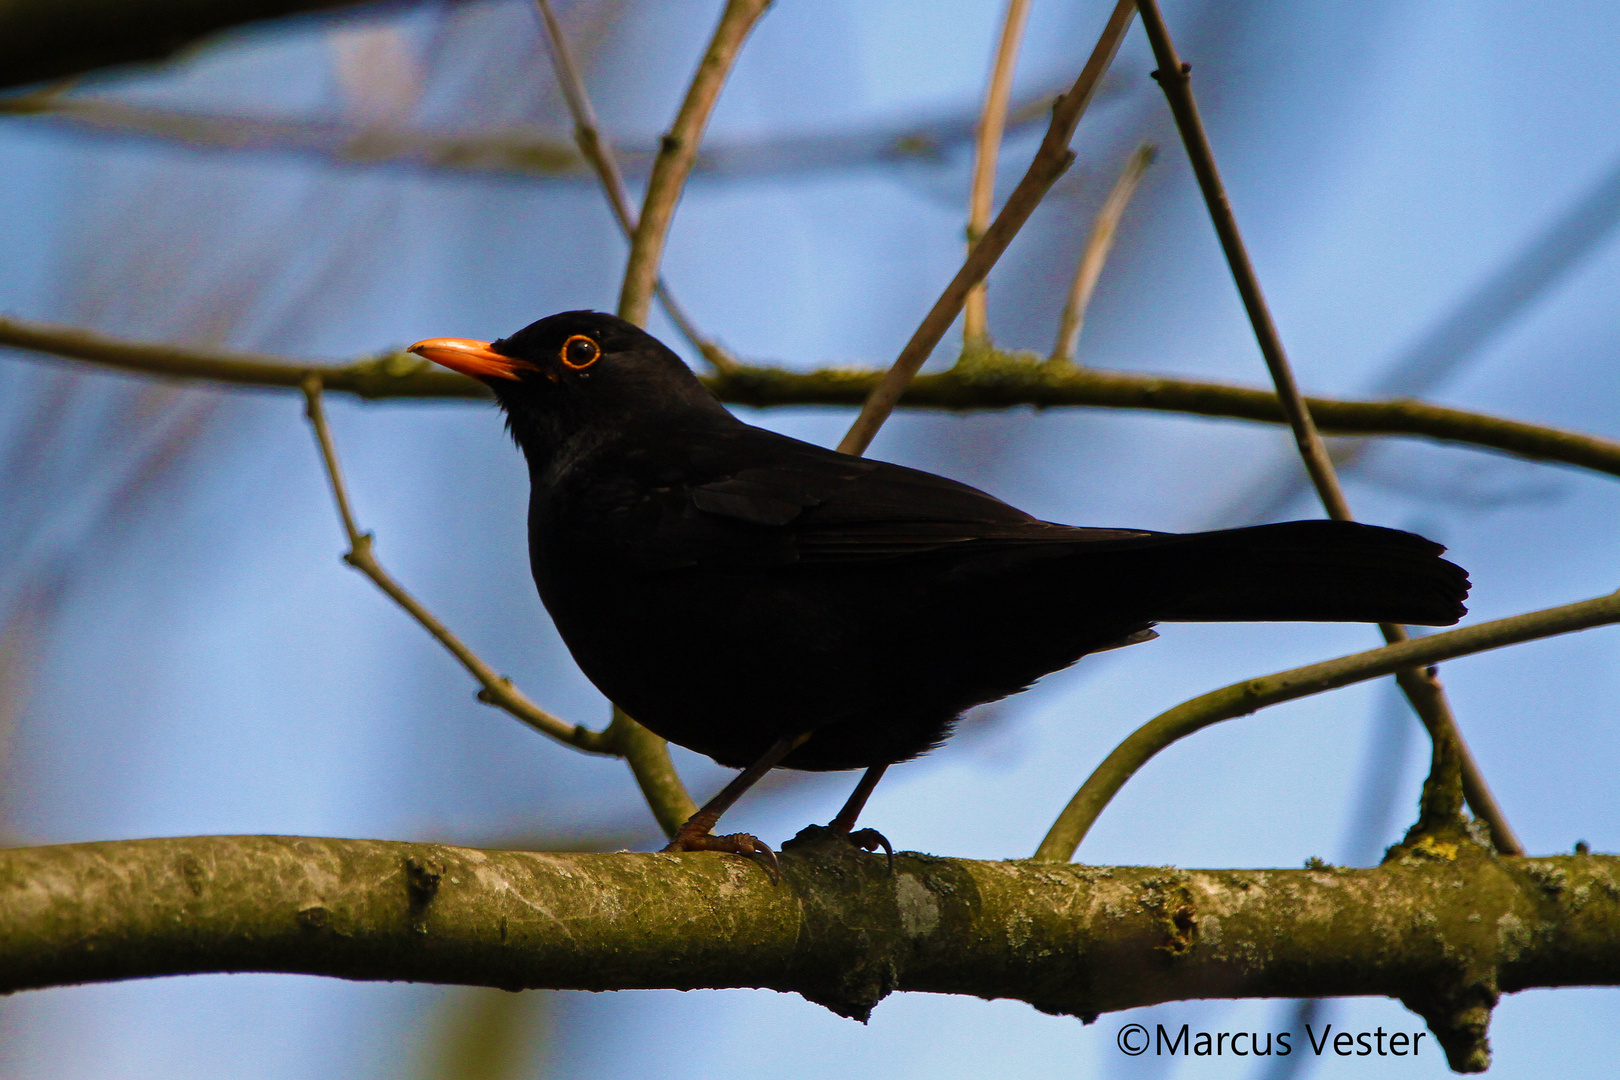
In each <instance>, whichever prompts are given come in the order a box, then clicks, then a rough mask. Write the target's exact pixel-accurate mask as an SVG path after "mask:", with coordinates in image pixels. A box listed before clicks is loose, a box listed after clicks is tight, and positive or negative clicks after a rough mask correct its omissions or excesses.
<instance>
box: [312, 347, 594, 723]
mask: <svg viewBox="0 0 1620 1080" xmlns="http://www.w3.org/2000/svg"><path fill="white" fill-rule="evenodd" d="M303 390H304V401H305V414H306V415H307V416H308V417H309V422H310V425H311V426H312V427H314V429H315V439H316V442H317V443H319V445H320V450H321V461H322V463H323V464H324V465H325V467H326V478H327V480H329V481H330V482H331V484H332V497H333V499H334V500H335V501H336V502H337V511H338V516H339V517H340V518H342V520H343V532H344V534H345V535H346V536H347V537H348V540H349V550H348V551H347V552H346V553H345V554H344V556H343V561H344V562H346V563H348V564H349V565H350V566H352V567H354V568H355V569H356V570H359V571H360V572H361V573H362V574H364V575H366V577H368V578H370V579H371V580H372V582H373V583H375V584H376V586H377V587H378V588H379V589H381V590H382V591H383V592H385V593H387V594H388V596H389V597H390V598H391V599H392V600H393V601H394V603H396V604H398V605H399V606H400V607H402V608H404V609H405V611H406V612H407V613H408V614H409V615H410V616H411V618H413V619H415V620H416V621H417V622H419V623H421V624H422V626H423V627H425V628H426V629H427V632H428V633H430V634H432V635H433V636H434V638H435V639H437V640H438V642H439V644H441V645H443V646H444V647H445V648H446V649H448V650H449V651H450V654H451V655H452V656H454V657H455V658H456V659H457V660H459V661H460V662H461V666H462V667H464V668H466V669H467V671H468V672H469V673H470V674H471V675H472V677H473V678H474V679H477V680H478V684H479V685H480V686H481V687H483V689H481V690H480V691H479V692H478V700H479V701H482V702H484V703H485V704H488V705H494V706H496V707H497V708H500V709H502V710H504V711H506V712H508V713H510V714H511V715H512V716H515V717H516V718H517V719H519V720H521V721H523V722H524V723H525V724H527V725H529V726H530V727H532V728H533V729H534V730H536V731H538V732H540V733H541V734H542V735H549V736H550V737H551V738H553V739H556V740H557V741H558V742H560V743H563V744H565V745H568V746H572V747H574V748H575V749H578V750H585V751H587V752H590V753H593V754H616V753H617V752H618V751H617V750H616V749H615V748H614V747H613V746H612V744H611V742H610V741H609V740H608V739H607V738H606V736H605V735H604V734H603V733H601V732H596V731H591V730H590V729H588V728H584V727H581V726H579V725H578V724H570V723H568V722H567V721H566V720H561V719H559V718H557V717H555V716H553V715H552V714H551V713H549V712H546V710H544V709H542V708H540V706H538V705H536V704H534V702H532V701H530V700H529V699H528V698H527V697H525V696H524V695H523V694H522V692H520V691H519V690H518V689H517V688H516V687H515V686H513V685H512V681H511V680H510V679H508V678H506V677H505V676H502V675H497V674H496V673H495V670H494V669H493V668H491V667H490V666H489V665H488V664H486V663H484V661H483V660H481V659H479V657H478V655H477V654H476V653H474V652H473V651H472V650H471V649H469V648H467V646H466V645H465V644H463V643H462V641H461V639H460V638H458V637H456V635H455V634H453V633H451V632H450V629H449V628H448V627H447V626H445V625H444V624H443V623H442V622H440V621H439V620H438V619H437V618H435V617H434V615H433V613H432V612H430V611H428V610H427V608H425V607H423V606H422V605H421V603H420V602H418V601H417V599H416V598H415V597H414V596H412V595H411V594H410V593H408V592H406V591H405V589H404V587H403V586H401V585H400V584H399V582H397V581H395V580H394V579H393V578H392V577H390V576H389V574H388V572H387V571H386V570H384V569H383V568H382V565H381V564H380V563H378V562H377V559H376V556H374V555H373V554H372V550H371V542H372V537H371V534H370V533H368V532H361V531H360V527H359V526H358V525H356V524H355V521H354V512H353V511H352V510H351V509H350V507H349V493H348V490H347V488H346V487H345V486H344V483H343V471H342V469H340V468H339V467H338V460H337V449H336V448H335V447H334V446H333V444H332V433H331V430H330V429H329V428H328V427H327V424H326V411H325V409H323V408H322V407H321V380H320V377H319V376H317V375H306V376H305V377H304V381H303Z"/></svg>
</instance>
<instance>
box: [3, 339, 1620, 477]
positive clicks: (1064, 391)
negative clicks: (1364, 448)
mask: <svg viewBox="0 0 1620 1080" xmlns="http://www.w3.org/2000/svg"><path fill="white" fill-rule="evenodd" d="M0 346H11V347H13V348H17V349H26V350H30V351H32V352H37V353H42V354H44V355H47V356H52V357H63V358H67V359H72V360H81V361H85V362H87V363H91V364H96V365H99V366H101V367H106V368H113V369H116V370H120V371H128V372H132V373H136V374H141V375H154V376H161V377H166V378H178V379H197V380H203V381H208V382H217V383H224V384H227V385H232V386H246V387H258V388H265V389H289V390H296V389H298V388H299V387H300V386H302V385H303V381H304V378H305V376H306V375H309V374H311V373H314V374H317V375H319V376H320V379H321V384H322V386H324V387H325V388H326V390H327V392H329V393H347V394H353V395H355V396H356V397H360V398H364V399H366V400H369V401H380V400H388V399H394V398H404V399H432V398H439V399H466V398H488V397H489V391H488V390H487V389H485V388H484V386H483V385H482V384H480V383H477V382H475V381H474V380H472V379H469V378H467V377H466V376H463V375H457V374H455V373H454V372H449V371H445V370H444V369H442V368H437V367H435V366H434V365H432V364H430V363H428V362H427V361H425V360H421V359H419V358H417V357H415V356H411V355H409V354H406V353H398V352H387V353H379V354H378V355H377V356H375V357H372V358H369V359H366V360H362V361H359V362H356V363H352V364H346V365H342V366H335V365H332V364H316V363H307V362H300V361H297V360H293V359H290V358H287V357H281V356H268V355H263V354H256V353H245V352H231V351H226V350H219V349H197V348H189V347H186V346H181V345H164V344H148V343H143V342H132V341H126V340H123V339H120V338H112V337H107V336H105V335H102V334H97V333H93V332H91V331H88V330H80V329H77V328H74V327H67V326H55V325H51V324H48V323H36V322H28V321H24V320H22V319H0ZM881 377H882V372H880V371H877V370H874V369H871V368H864V367H853V366H851V367H827V368H822V369H820V370H818V371H789V370H787V369H784V368H777V367H768V366H764V365H759V364H739V365H738V366H737V368H736V369H735V370H733V371H728V372H726V373H725V374H717V375H710V376H707V377H706V378H705V380H704V381H705V382H706V383H707V384H708V385H709V388H710V389H712V390H713V391H714V392H715V393H716V394H718V395H720V398H721V400H723V401H728V402H731V403H732V404H736V405H749V406H755V407H759V408H772V407H783V406H790V405H838V406H846V405H859V404H860V403H861V402H862V401H864V400H865V399H866V395H867V394H868V393H869V392H870V391H871V389H872V387H873V386H875V385H876V384H877V381H878V379H879V378H881ZM1305 401H1306V404H1307V405H1308V406H1309V407H1310V410H1311V414H1312V415H1313V416H1314V417H1315V418H1316V422H1317V425H1318V426H1319V427H1320V428H1321V429H1322V430H1323V431H1326V432H1329V433H1331V434H1335V435H1405V436H1411V437H1415V438H1426V439H1434V440H1437V441H1440V442H1448V443H1456V444H1459V445H1464V446H1472V447H1475V448H1479V449H1486V450H1499V451H1502V452H1504V453H1508V454H1514V455H1517V456H1519V457H1524V458H1530V459H1532V460H1537V461H1547V462H1556V463H1558V464H1563V465H1573V466H1576V467H1578V468H1583V469H1592V470H1593V471H1595V472H1601V473H1606V474H1608V475H1610V476H1620V442H1615V441H1614V440H1611V439H1604V438H1599V437H1597V436H1595V435H1587V434H1584V433H1582V432H1578V431H1568V430H1565V429H1562V428H1555V427H1548V426H1545V425H1541V424H1527V423H1524V422H1522V421H1519V420H1509V419H1506V418H1504V417H1500V416H1491V415H1489V414H1487V413H1478V412H1470V411H1468V410H1466V409H1453V408H1448V407H1446V406H1444V405H1434V404H1431V403H1429V402H1425V401H1414V400H1395V401H1355V400H1345V399H1342V398H1320V397H1308V398H1306V399H1305ZM901 404H902V405H903V406H905V407H908V408H916V409H951V410H956V411H963V412H966V411H970V410H982V409H1009V408H1016V407H1019V406H1033V407H1035V408H1038V409H1042V408H1059V407H1074V406H1085V407H1091V408H1104V409H1147V410H1151V411H1154V412H1171V413H1189V414H1192V415H1195V416H1207V417H1211V418H1217V419H1228V420H1252V421H1256V422H1259V423H1267V424H1281V423H1283V422H1284V420H1283V414H1282V408H1281V407H1280V406H1279V405H1278V404H1277V395H1276V394H1275V393H1272V392H1271V391H1269V390H1260V389H1256V388H1253V387H1247V386H1233V385H1231V384H1228V383H1217V382H1208V381H1204V380H1200V379H1181V378H1172V377H1169V376H1162V375H1139V374H1135V373H1132V372H1123V371H1103V370H1099V369H1097V368H1078V367H1074V366H1072V365H1068V364H1051V363H1045V362H1042V361H1041V360H1040V359H1039V358H1038V357H1036V356H1035V355H1034V354H1033V353H1016V352H1002V351H985V352H975V353H973V354H972V355H971V356H970V357H967V358H964V359H963V360H962V361H960V362H958V363H957V364H956V366H955V367H953V368H951V369H950V370H948V371H943V372H940V373H939V374H935V375H920V376H918V377H917V378H916V379H914V380H912V382H911V385H910V386H909V387H907V389H906V394H905V397H904V398H903V399H902V400H901Z"/></svg>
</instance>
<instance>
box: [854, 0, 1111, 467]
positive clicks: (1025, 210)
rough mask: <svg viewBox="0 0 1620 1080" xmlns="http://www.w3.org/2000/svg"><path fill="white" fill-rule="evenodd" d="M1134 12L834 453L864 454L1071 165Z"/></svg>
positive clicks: (1106, 41)
mask: <svg viewBox="0 0 1620 1080" xmlns="http://www.w3.org/2000/svg"><path fill="white" fill-rule="evenodd" d="M1133 14H1134V11H1133V9H1132V6H1131V0H1118V3H1116V4H1115V5H1114V10H1113V13H1112V14H1111V15H1110V16H1109V17H1108V25H1107V26H1106V27H1104V28H1103V32H1102V36H1101V38H1099V39H1098V41H1097V47H1096V48H1095V49H1093V50H1092V51H1091V57H1090V59H1088V60H1087V61H1086V66H1085V67H1084V68H1082V69H1081V71H1080V76H1079V78H1077V79H1075V81H1074V85H1073V86H1072V87H1070V88H1069V92H1068V93H1066V94H1064V95H1063V96H1062V97H1061V98H1059V99H1058V101H1057V104H1055V105H1054V106H1053V107H1052V123H1051V125H1050V126H1049V127H1048V128H1047V129H1046V137H1045V138H1043V139H1042V140H1041V148H1040V150H1038V151H1037V152H1036V154H1035V160H1034V161H1032V162H1030V165H1029V171H1027V172H1026V173H1024V178H1023V179H1022V180H1020V181H1019V182H1018V186H1017V187H1016V188H1014V189H1013V193H1012V194H1011V195H1010V196H1008V197H1007V202H1006V203H1005V204H1004V205H1003V206H1002V208H1001V213H999V214H997V215H996V220H995V221H994V222H992V223H991V225H990V228H988V229H986V230H985V234H984V235H983V236H982V237H980V238H979V242H978V243H977V244H974V245H973V250H972V251H971V252H969V253H968V257H967V260H966V261H965V262H963V264H962V268H961V269H960V270H958V271H957V272H956V276H955V277H954V278H952V279H951V283H950V284H949V285H947V286H946V287H945V291H944V293H942V294H941V295H940V298H939V299H938V300H937V301H935V302H934V306H933V308H932V309H930V310H929V312H928V314H927V315H926V316H925V317H924V318H923V321H922V325H921V326H919V327H917V332H916V333H914V334H912V335H911V340H910V341H908V342H906V347H905V348H904V349H902V350H900V355H899V356H898V357H897V358H896V359H895V361H894V366H893V367H891V368H889V370H888V373H887V374H885V375H884V376H883V380H882V381H881V382H879V383H878V385H877V386H876V387H874V388H873V390H872V392H871V394H870V395H868V396H867V399H866V403H865V404H864V405H862V406H861V413H860V415H859V416H857V417H856V418H855V423H854V424H853V425H851V426H850V429H849V432H848V433H847V434H846V435H845V436H844V439H843V441H842V442H840V443H839V444H838V449H839V450H842V451H843V452H844V453H846V454H861V453H865V451H866V448H867V447H868V446H870V445H871V443H872V439H873V437H874V436H876V435H877V433H878V428H880V427H882V426H883V421H885V420H887V419H888V418H889V414H890V413H891V412H893V411H894V407H895V405H896V404H898V403H899V401H900V396H901V395H902V394H903V393H905V389H906V386H907V384H909V383H910V382H911V380H912V379H913V378H914V377H915V376H916V374H917V369H918V368H920V367H922V365H923V361H925V360H927V359H928V354H929V353H931V352H933V351H934V346H935V345H938V344H939V340H940V338H942V337H944V336H945V331H946V330H947V329H949V328H950V325H951V323H953V322H955V321H956V316H957V313H958V312H960V311H961V310H962V302H963V301H964V300H965V299H966V298H967V293H968V290H969V289H971V288H973V286H975V285H977V284H978V283H979V282H981V281H983V280H984V278H985V275H986V274H988V273H989V272H990V268H991V267H992V266H994V265H995V263H996V260H997V259H999V258H1001V253H1002V252H1004V251H1006V250H1007V245H1008V244H1010V243H1012V239H1013V237H1014V236H1016V235H1018V230H1019V229H1021V228H1023V225H1024V222H1026V221H1028V220H1029V216H1030V215H1031V214H1033V213H1034V212H1035V207H1036V206H1038V205H1040V201H1041V199H1042V198H1044V197H1045V195H1046V193H1047V191H1048V190H1049V189H1050V188H1051V187H1052V185H1053V184H1054V183H1055V182H1056V181H1057V178H1058V177H1060V176H1062V175H1063V173H1064V172H1065V171H1067V169H1068V168H1069V165H1070V164H1071V163H1072V162H1073V161H1074V153H1073V152H1072V151H1071V150H1070V149H1069V140H1070V139H1071V138H1073V137H1074V129H1075V127H1076V126H1077V125H1078V124H1079V123H1080V117H1081V115H1083V114H1084V113H1085V111H1086V106H1087V105H1088V104H1090V102H1091V97H1092V95H1093V94H1094V93H1096V91H1097V84H1098V83H1100V82H1101V81H1102V77H1103V73H1104V72H1105V71H1107V70H1108V65H1109V64H1110V63H1111V62H1112V61H1113V59H1114V53H1115V52H1117V51H1118V50H1119V43H1120V41H1121V40H1122V39H1123V38H1124V37H1125V30H1126V29H1127V28H1128V27H1129V26H1130V24H1131V18H1132V16H1133Z"/></svg>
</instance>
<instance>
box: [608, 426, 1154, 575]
mask: <svg viewBox="0 0 1620 1080" xmlns="http://www.w3.org/2000/svg"><path fill="white" fill-rule="evenodd" d="M665 445H666V446H668V445H671V444H670V443H666V444H665ZM675 445H678V446H679V447H680V448H681V449H680V451H679V452H678V454H677V455H675V457H674V458H673V459H671V458H669V457H666V458H664V459H663V460H662V461H661V462H660V463H659V467H660V468H661V469H662V471H663V475H662V476H660V477H658V479H659V480H661V481H662V482H660V483H654V484H650V485H649V484H643V485H641V490H643V491H649V490H650V491H652V492H653V494H652V496H651V499H650V504H649V505H646V506H644V507H643V510H642V513H640V514H637V515H635V517H637V518H639V519H640V520H639V521H638V522H636V523H634V524H632V523H631V522H628V521H627V522H626V525H627V526H628V527H627V528H626V529H625V530H623V531H622V532H621V533H620V535H621V536H622V537H623V538H624V542H625V543H626V544H629V545H633V546H635V547H637V548H639V549H641V550H639V552H638V555H639V558H638V561H640V562H641V563H642V565H647V566H678V565H694V564H699V563H706V562H710V561H711V560H725V561H727V562H730V563H732V564H734V565H735V564H737V563H738V562H739V561H740V562H742V563H745V564H751V565H756V566H757V565H761V564H767V565H770V564H786V563H795V562H796V563H822V562H834V561H836V562H863V561H870V560H879V559H893V558H898V557H903V556H907V555H915V554H921V553H925V552H929V551H936V550H939V549H941V548H945V547H948V546H953V545H959V544H1016V545H1023V544H1045V543H1054V542H1056V543H1073V542H1075V541H1108V540H1124V539H1129V538H1132V537H1140V536H1147V535H1151V534H1149V533H1143V532H1140V531H1136V530H1129V529H1085V528H1075V527H1071V526H1065V525H1053V524H1050V523H1048V522H1044V521H1040V520H1039V519H1037V518H1034V517H1032V516H1030V515H1029V514H1026V513H1024V512H1023V511H1022V510H1019V509H1017V508H1016V507H1013V506H1009V505H1008V504H1007V503H1004V502H1002V501H1001V500H1000V499H997V498H995V497H994V496H992V495H988V494H986V493H985V492H983V491H980V490H978V489H977V488H973V487H969V486H968V485H966V484H962V483H958V482H957V481H954V480H949V479H946V478H945V477H942V476H936V475H934V474H932V473H927V472H923V471H921V470H918V469H909V468H906V467H905V466H901V465H891V464H888V463H886V462H880V461H869V460H865V459H862V458H856V457H851V456H850V455H848V454H840V453H837V452H836V451H832V450H827V449H824V448H822V447H819V446H815V445H813V444H810V443H804V442H800V441H798V440H796V439H790V438H788V437H786V436H782V435H777V434H775V433H773V432H768V431H764V430H761V429H759V428H751V427H746V426H743V425H739V426H738V428H736V429H731V430H728V431H723V432H700V433H693V434H691V435H690V436H688V437H687V438H685V439H683V440H680V441H678V442H676V443H675ZM643 515H650V516H651V518H652V519H653V520H649V518H648V517H647V516H643ZM647 526H651V527H647Z"/></svg>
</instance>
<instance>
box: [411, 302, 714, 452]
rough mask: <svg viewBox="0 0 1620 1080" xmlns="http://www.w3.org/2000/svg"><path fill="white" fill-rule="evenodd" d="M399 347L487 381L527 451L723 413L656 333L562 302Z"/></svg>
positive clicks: (514, 432) (555, 448) (706, 389)
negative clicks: (548, 310) (532, 319)
mask: <svg viewBox="0 0 1620 1080" xmlns="http://www.w3.org/2000/svg"><path fill="white" fill-rule="evenodd" d="M409 351H411V352H413V353H415V354H416V355H418V356H421V357H423V358H425V359H428V360H432V361H433V362H434V363H436V364H442V365H444V366H445V367H447V368H450V369H452V370H454V371H459V372H461V373H462V374H464V375H471V376H472V377H473V378H475V379H478V380H479V381H481V382H483V383H485V384H486V385H488V386H489V388H490V389H491V390H493V391H494V392H495V398H496V400H497V401H499V402H500V405H501V408H503V409H505V410H506V414H507V417H508V420H509V422H510V424H511V428H512V435H513V437H514V438H516V439H517V441H518V445H519V446H521V447H522V448H523V450H524V451H525V453H527V454H528V455H529V457H530V459H531V460H534V459H535V458H536V457H537V456H538V457H543V458H549V457H550V456H551V454H553V453H554V452H555V451H556V450H557V449H558V448H559V447H560V446H562V445H563V444H564V443H566V442H568V441H569V440H571V439H573V438H576V437H578V436H581V435H584V436H587V437H589V436H591V435H596V434H603V435H610V434H613V433H615V432H619V431H624V430H627V429H628V428H631V427H635V426H640V425H643V424H647V423H652V422H659V423H664V422H669V421H678V420H679V419H680V418H681V417H682V416H683V415H691V414H693V413H701V414H707V415H710V416H712V415H715V414H719V415H723V416H728V417H729V415H730V414H729V413H727V412H726V410H725V406H723V405H721V404H720V402H719V401H718V400H717V399H716V398H715V396H714V395H713V394H712V393H710V392H709V389H708V388H707V387H706V386H704V385H703V384H702V383H701V382H699V381H698V378H697V376H696V375H694V374H692V371H691V369H690V368H688V367H687V366H686V364H685V363H683V362H682V361H681V358H680V357H678V356H676V355H675V354H674V353H673V352H671V351H670V350H669V349H668V348H667V347H665V345H664V344H663V342H661V341H659V340H658V339H657V338H655V337H653V336H652V335H651V334H649V333H647V332H646V331H644V330H642V329H641V328H640V327H637V326H635V325H634V324H632V323H628V322H625V321H624V320H623V319H619V318H615V317H614V316H612V315H604V314H602V313H601V312H598V311H564V312H562V313H560V314H557V315H551V316H548V317H547V318H544V319H541V320H540V321H539V322H536V323H530V324H529V325H528V326H526V327H524V328H523V329H522V330H519V331H518V332H517V333H515V334H513V335H512V336H511V337H507V338H501V339H500V340H499V341H476V340H473V339H471V338H429V339H428V340H426V341H418V342H417V343H416V344H415V345H412V346H411V347H410V350H409Z"/></svg>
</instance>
